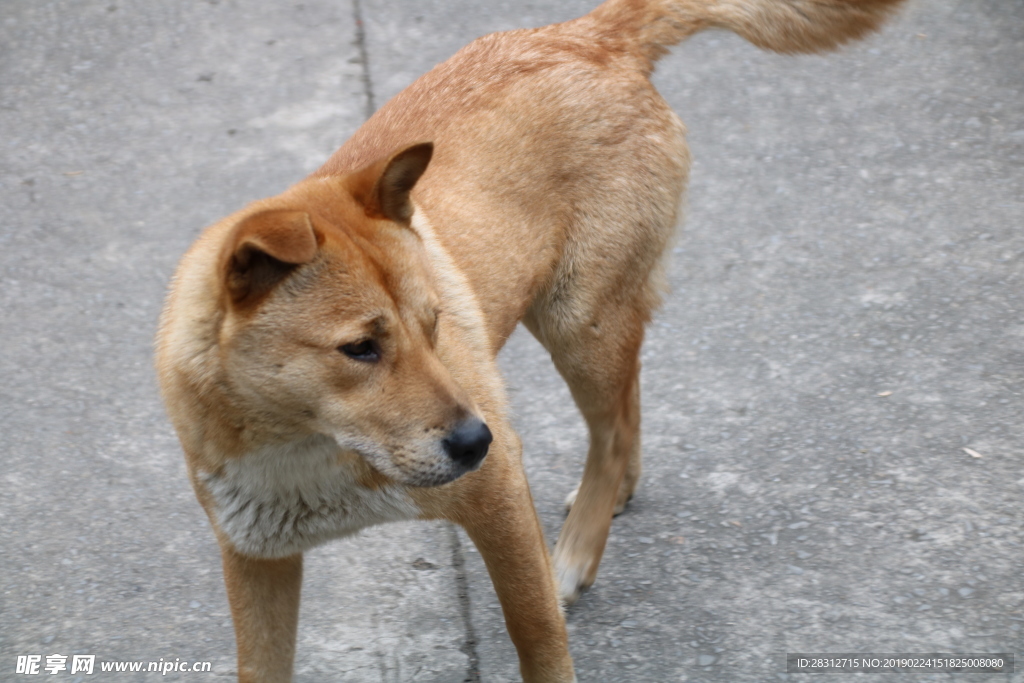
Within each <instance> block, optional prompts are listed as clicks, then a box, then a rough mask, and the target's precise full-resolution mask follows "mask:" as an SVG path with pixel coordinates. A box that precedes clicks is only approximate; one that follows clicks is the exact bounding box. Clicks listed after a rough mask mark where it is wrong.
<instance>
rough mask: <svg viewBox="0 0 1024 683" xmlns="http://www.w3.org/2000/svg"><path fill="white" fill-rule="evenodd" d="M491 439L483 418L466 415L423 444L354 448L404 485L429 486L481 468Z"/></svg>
mask: <svg viewBox="0 0 1024 683" xmlns="http://www.w3.org/2000/svg"><path fill="white" fill-rule="evenodd" d="M493 440H494V437H493V435H492V434H491V430H490V429H489V428H488V427H487V425H486V424H485V423H484V422H483V420H480V419H479V418H476V417H469V418H466V419H464V420H462V421H461V422H459V423H458V424H457V425H456V426H455V428H454V429H452V430H450V431H449V432H448V433H447V434H446V435H445V436H444V437H442V438H440V439H438V440H435V441H432V442H431V443H430V444H429V445H427V446H426V448H412V449H410V448H407V447H404V446H393V447H391V448H370V449H365V448H357V449H355V450H356V451H357V452H358V453H360V455H362V457H363V458H364V459H365V460H366V461H367V462H368V463H369V464H370V466H371V467H373V468H374V469H376V470H377V471H378V472H380V473H381V474H383V475H385V476H387V477H388V478H390V479H392V480H394V481H396V482H399V483H402V484H405V485H407V486H416V487H423V488H429V487H434V486H443V485H444V484H450V483H451V482H453V481H455V480H456V479H459V478H460V477H462V476H464V475H466V474H469V473H470V472H475V471H476V470H478V469H480V467H481V466H482V465H483V462H484V459H485V458H486V457H487V452H488V451H489V450H490V445H491V442H492V441H493Z"/></svg>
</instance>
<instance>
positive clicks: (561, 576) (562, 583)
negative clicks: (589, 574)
mask: <svg viewBox="0 0 1024 683" xmlns="http://www.w3.org/2000/svg"><path fill="white" fill-rule="evenodd" d="M555 580H556V581H557V582H558V599H559V600H561V601H562V603H563V604H565V605H571V604H573V603H574V602H576V601H577V600H579V597H580V593H581V592H582V589H583V569H582V568H581V567H566V566H562V565H560V563H558V562H556V563H555Z"/></svg>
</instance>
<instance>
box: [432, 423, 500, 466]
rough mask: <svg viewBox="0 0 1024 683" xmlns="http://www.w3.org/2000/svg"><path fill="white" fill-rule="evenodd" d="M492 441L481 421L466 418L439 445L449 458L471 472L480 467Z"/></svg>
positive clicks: (488, 431)
mask: <svg viewBox="0 0 1024 683" xmlns="http://www.w3.org/2000/svg"><path fill="white" fill-rule="evenodd" d="M493 440H494V437H493V436H491V430H490V429H488V428H487V425H486V424H484V422H483V420H480V419H478V418H475V417H467V418H466V419H465V420H463V421H462V422H460V423H459V424H457V425H456V426H455V429H453V430H452V431H451V433H450V434H449V435H448V436H447V437H445V439H444V440H443V441H442V442H441V443H442V445H443V446H444V451H445V453H447V454H448V457H449V458H451V459H452V460H454V461H455V462H456V463H458V464H459V465H461V466H462V467H464V468H465V469H466V471H467V472H471V471H473V470H475V469H476V468H477V467H479V466H480V462H481V461H482V460H483V459H484V456H485V455H487V447H488V446H490V445H491V441H493Z"/></svg>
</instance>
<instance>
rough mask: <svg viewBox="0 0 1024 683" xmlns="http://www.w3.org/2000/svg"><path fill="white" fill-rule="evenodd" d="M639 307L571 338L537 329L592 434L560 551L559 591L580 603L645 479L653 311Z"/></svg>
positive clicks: (616, 309)
mask: <svg viewBox="0 0 1024 683" xmlns="http://www.w3.org/2000/svg"><path fill="white" fill-rule="evenodd" d="M636 298H637V299H640V301H620V302H607V301H606V305H604V306H599V307H594V308H593V309H591V310H592V313H591V316H589V317H588V319H587V320H586V323H585V324H583V325H576V326H574V327H575V329H574V330H572V331H571V332H570V331H569V330H568V329H566V327H565V326H564V323H563V324H562V326H561V330H562V332H559V331H557V330H558V328H555V327H554V326H541V327H543V331H542V334H537V332H541V330H540V329H537V327H538V326H537V324H536V323H537V321H536V319H534V318H530V317H528V318H527V324H528V326H529V327H530V328H531V330H536V331H535V334H537V336H538V338H540V339H541V340H542V342H543V343H544V345H545V346H546V347H547V348H548V350H549V351H550V352H551V357H552V359H553V360H554V363H555V367H556V368H558V371H559V372H560V373H561V375H562V377H563V378H564V379H565V380H566V383H567V384H568V385H569V389H570V391H571V392H572V395H573V398H574V399H575V401H576V405H577V406H578V407H579V409H580V412H581V413H582V414H583V417H584V419H585V420H586V422H587V427H588V428H589V431H590V447H589V450H588V452H587V461H586V464H585V466H584V469H583V479H582V481H581V482H580V485H579V488H578V489H577V490H576V491H575V492H574V493H573V494H571V497H572V499H573V500H572V507H571V509H570V511H569V516H568V518H567V519H566V521H565V525H564V526H563V527H562V532H561V534H560V535H559V537H558V543H557V545H556V546H555V553H554V562H555V572H556V576H557V580H558V582H559V593H560V596H561V598H562V599H563V600H565V601H567V602H573V601H575V600H576V598H577V597H578V596H579V592H580V590H581V589H583V588H586V587H588V586H590V585H591V584H592V583H593V582H594V579H595V577H596V576H597V567H598V564H599V563H600V562H601V555H602V554H603V553H604V546H605V542H606V541H607V539H608V530H609V528H610V526H611V521H612V516H613V515H614V514H617V513H619V512H621V511H622V510H623V509H624V508H625V506H626V503H627V501H628V500H629V498H630V497H631V496H632V495H633V491H634V490H635V488H636V485H637V481H638V479H639V476H640V468H641V466H640V377H639V375H640V359H639V352H640V345H641V343H642V341H643V333H644V324H645V322H646V320H647V315H648V311H649V306H648V305H647V303H646V300H645V299H646V296H645V295H643V294H641V295H639V296H638V297H636Z"/></svg>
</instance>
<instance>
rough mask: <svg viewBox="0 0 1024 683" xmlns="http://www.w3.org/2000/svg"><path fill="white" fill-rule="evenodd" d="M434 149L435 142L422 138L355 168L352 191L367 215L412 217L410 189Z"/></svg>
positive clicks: (401, 220)
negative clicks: (408, 145)
mask: <svg viewBox="0 0 1024 683" xmlns="http://www.w3.org/2000/svg"><path fill="white" fill-rule="evenodd" d="M433 153H434V143H432V142H421V143H419V144H416V145H412V146H411V147H406V148H405V149H403V150H402V151H400V152H397V153H396V154H394V155H392V156H391V157H390V158H389V159H382V160H380V161H378V162H376V163H373V164H370V165H369V166H367V167H366V168H364V169H363V170H361V171H359V172H357V173H356V174H355V176H354V177H353V184H352V194H353V196H355V198H356V200H357V201H359V202H360V203H361V204H362V205H363V207H364V209H365V210H366V215H367V216H370V217H371V218H386V219H387V220H391V221H395V222H396V223H408V222H409V219H410V218H412V203H411V202H410V201H409V193H410V192H412V188H413V186H414V185H416V181H417V180H419V179H420V176H421V175H423V172H424V171H426V170H427V164H429V163H430V157H431V156H432V155H433Z"/></svg>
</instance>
